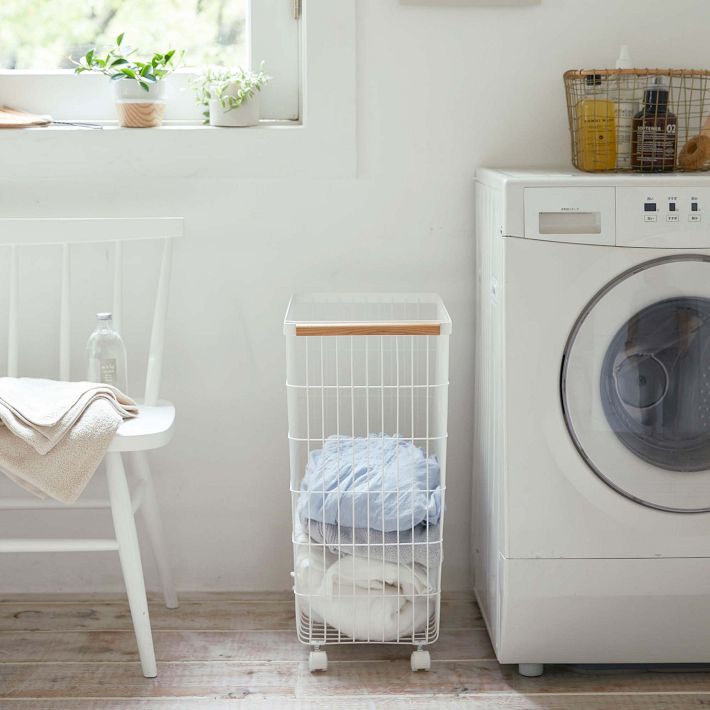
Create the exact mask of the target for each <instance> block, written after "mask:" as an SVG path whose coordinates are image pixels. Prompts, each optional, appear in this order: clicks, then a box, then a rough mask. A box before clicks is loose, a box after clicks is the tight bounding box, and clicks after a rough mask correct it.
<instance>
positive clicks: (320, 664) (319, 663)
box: [308, 651, 328, 673]
mask: <svg viewBox="0 0 710 710" xmlns="http://www.w3.org/2000/svg"><path fill="white" fill-rule="evenodd" d="M308 670H309V671H310V672H311V673H313V672H314V671H327V670H328V654H327V653H326V652H325V651H311V652H310V654H309V656H308Z"/></svg>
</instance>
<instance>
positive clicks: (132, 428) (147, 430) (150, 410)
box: [109, 402, 175, 451]
mask: <svg viewBox="0 0 710 710" xmlns="http://www.w3.org/2000/svg"><path fill="white" fill-rule="evenodd" d="M174 423H175V407H174V406H173V405H172V403H171V402H160V403H158V404H157V405H155V406H151V407H149V406H147V405H145V404H139V405H138V416H137V417H135V418H133V419H126V421H124V422H123V424H121V426H120V427H119V428H118V431H117V432H116V436H115V437H114V438H113V441H112V442H111V446H110V447H109V451H149V450H150V449H159V448H161V447H162V446H165V445H166V444H167V443H168V442H169V441H170V439H172V438H173V425H174Z"/></svg>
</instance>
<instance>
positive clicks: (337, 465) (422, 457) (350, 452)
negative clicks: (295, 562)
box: [298, 434, 441, 532]
mask: <svg viewBox="0 0 710 710" xmlns="http://www.w3.org/2000/svg"><path fill="white" fill-rule="evenodd" d="M298 515H299V517H300V519H301V520H316V521H319V522H321V523H328V524H331V525H343V526H347V527H349V528H370V529H372V530H381V531H382V532H392V531H396V530H411V529H412V528H414V527H415V526H417V525H421V524H424V525H436V524H438V523H439V520H440V519H441V484H440V479H439V462H438V460H437V458H436V456H435V455H431V456H429V457H427V456H426V454H425V452H424V451H423V450H422V449H421V448H419V447H418V446H415V445H414V444H413V443H412V442H411V441H408V440H406V439H402V438H401V437H398V436H387V435H385V434H369V435H368V436H367V437H355V438H352V437H349V436H330V437H328V439H326V441H325V445H324V446H323V448H322V449H318V450H316V451H312V452H311V453H310V455H309V457H308V464H307V466H306V474H305V476H304V478H303V482H302V484H301V495H300V496H299V500H298Z"/></svg>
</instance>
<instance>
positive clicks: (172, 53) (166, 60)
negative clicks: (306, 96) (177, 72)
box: [163, 49, 175, 64]
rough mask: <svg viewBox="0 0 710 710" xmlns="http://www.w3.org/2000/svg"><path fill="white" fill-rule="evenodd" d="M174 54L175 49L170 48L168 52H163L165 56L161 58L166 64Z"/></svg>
mask: <svg viewBox="0 0 710 710" xmlns="http://www.w3.org/2000/svg"><path fill="white" fill-rule="evenodd" d="M174 54H175V50H174V49H171V50H170V51H169V52H166V53H165V56H164V57H163V59H164V60H165V63H166V64H167V63H168V62H169V61H170V60H171V59H172V58H173V55H174Z"/></svg>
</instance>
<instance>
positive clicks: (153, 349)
mask: <svg viewBox="0 0 710 710" xmlns="http://www.w3.org/2000/svg"><path fill="white" fill-rule="evenodd" d="M182 233H183V220H182V219H181V218H136V219H133V218H128V219H124V218H115V219H92V218H87V219H73V218H70V219H61V218H50V219H39V218H30V219H0V248H3V250H5V249H7V250H8V253H9V277H8V288H9V292H8V321H7V322H8V327H7V374H8V376H10V377H17V376H18V375H19V353H20V332H19V323H20V314H19V260H18V254H19V251H20V249H22V248H23V247H24V246H30V245H55V246H56V247H57V248H60V249H61V280H60V293H59V294H58V295H59V377H60V379H62V380H68V379H69V372H70V362H71V337H70V335H71V309H70V296H71V268H70V265H71V259H70V256H71V249H72V245H76V244H88V243H96V242H111V243H112V244H113V257H112V258H113V318H114V323H115V325H116V328H117V330H118V331H119V332H121V329H122V324H123V323H122V320H123V302H124V297H123V271H124V268H123V244H124V242H126V241H136V240H140V241H144V240H155V239H159V240H162V241H163V249H162V257H161V262H160V273H159V276H158V286H157V294H156V299H155V306H154V308H153V323H152V328H151V334H150V348H149V352H148V363H147V368H146V381H145V394H144V402H145V403H146V404H149V405H151V404H156V403H157V401H158V396H159V390H160V379H161V374H162V366H163V350H164V343H165V322H166V317H167V310H168V293H169V288H170V270H171V260H172V244H173V239H175V238H176V237H179V236H182Z"/></svg>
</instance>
